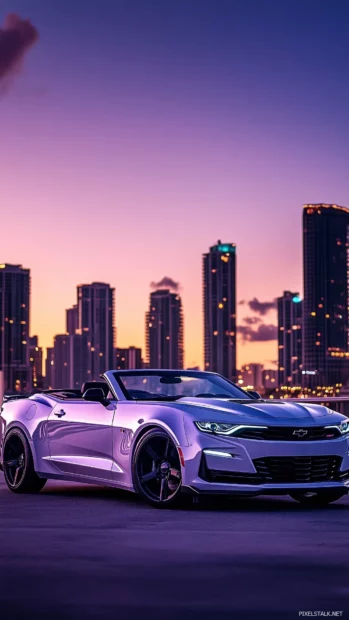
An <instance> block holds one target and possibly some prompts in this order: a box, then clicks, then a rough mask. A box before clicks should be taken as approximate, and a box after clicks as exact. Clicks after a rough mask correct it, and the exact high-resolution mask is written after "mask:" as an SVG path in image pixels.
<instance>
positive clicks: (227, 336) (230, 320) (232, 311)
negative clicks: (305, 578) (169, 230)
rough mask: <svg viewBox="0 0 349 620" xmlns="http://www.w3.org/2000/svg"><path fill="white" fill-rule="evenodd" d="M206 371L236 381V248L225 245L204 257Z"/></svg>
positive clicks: (232, 244) (214, 246) (218, 246)
mask: <svg viewBox="0 0 349 620" xmlns="http://www.w3.org/2000/svg"><path fill="white" fill-rule="evenodd" d="M203 302H204V359H205V370H210V371H213V372H218V373H220V374H222V375H223V376H224V377H227V379H230V380H235V379H236V247H235V244H234V243H222V242H221V241H218V242H217V244H216V245H213V246H212V247H210V250H209V252H208V253H207V254H204V255H203Z"/></svg>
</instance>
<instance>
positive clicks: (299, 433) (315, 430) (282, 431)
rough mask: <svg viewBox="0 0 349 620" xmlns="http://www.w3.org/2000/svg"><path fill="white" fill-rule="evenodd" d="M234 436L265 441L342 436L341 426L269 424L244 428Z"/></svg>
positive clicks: (317, 439) (318, 439)
mask: <svg viewBox="0 0 349 620" xmlns="http://www.w3.org/2000/svg"><path fill="white" fill-rule="evenodd" d="M305 431H306V432H305ZM234 437H241V439H254V440H258V439H259V440H264V441H321V440H323V441H324V440H329V439H336V438H337V437H341V433H340V430H339V428H326V427H324V426H311V427H308V428H304V427H300V426H298V427H295V426H290V427H288V426H269V427H268V428H262V427H261V428H248V427H246V428H242V429H241V430H240V431H238V432H237V433H234Z"/></svg>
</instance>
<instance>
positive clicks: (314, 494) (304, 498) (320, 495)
mask: <svg viewBox="0 0 349 620" xmlns="http://www.w3.org/2000/svg"><path fill="white" fill-rule="evenodd" d="M346 494H347V491H342V489H324V490H323V491H322V490H321V491H308V492H306V491H295V492H294V493H290V497H292V499H295V500H296V501H297V502H299V503H300V504H304V505H305V506H326V505H327V504H331V503H332V502H336V501H337V500H338V499H341V497H343V496H344V495H346Z"/></svg>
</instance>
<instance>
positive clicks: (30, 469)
mask: <svg viewBox="0 0 349 620" xmlns="http://www.w3.org/2000/svg"><path fill="white" fill-rule="evenodd" d="M3 469H4V476H5V481H6V484H7V486H8V488H9V489H10V491H12V492H13V493H38V492H39V491H41V489H42V488H43V487H44V486H45V484H46V478H39V476H38V475H37V473H36V472H35V470H34V461H33V456H32V453H31V450H30V446H29V443H28V440H27V438H26V436H25V435H24V433H22V431H20V430H19V429H17V428H15V429H13V430H11V431H9V433H8V434H7V435H6V438H5V443H4V449H3Z"/></svg>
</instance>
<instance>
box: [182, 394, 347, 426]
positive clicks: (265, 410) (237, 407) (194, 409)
mask: <svg viewBox="0 0 349 620" xmlns="http://www.w3.org/2000/svg"><path fill="white" fill-rule="evenodd" d="M179 404H180V406H181V408H182V407H183V408H185V409H186V411H187V413H188V414H190V415H191V417H193V419H194V418H195V419H197V420H212V421H220V420H222V421H223V420H225V421H231V420H232V418H233V419H234V421H236V422H237V423H240V424H261V425H270V424H273V425H277V424H280V425H284V424H285V425H292V424H295V423H296V424H301V425H302V426H306V425H313V424H318V425H322V424H326V425H327V424H328V425H330V424H338V423H340V422H341V421H342V420H344V419H346V418H345V416H343V415H341V414H340V413H337V412H335V411H331V410H330V409H328V408H327V407H324V406H323V405H313V404H310V403H309V404H304V405H303V403H302V404H301V403H291V402H273V401H258V400H256V401H253V400H246V403H243V402H241V401H239V402H236V401H235V402H234V401H229V400H223V399H219V398H216V399H214V398H212V399H209V398H205V399H198V398H182V399H181V400H180V401H177V402H176V405H177V406H178V405H179Z"/></svg>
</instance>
